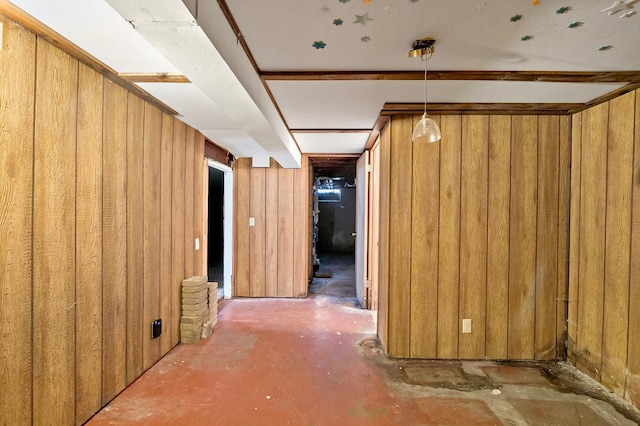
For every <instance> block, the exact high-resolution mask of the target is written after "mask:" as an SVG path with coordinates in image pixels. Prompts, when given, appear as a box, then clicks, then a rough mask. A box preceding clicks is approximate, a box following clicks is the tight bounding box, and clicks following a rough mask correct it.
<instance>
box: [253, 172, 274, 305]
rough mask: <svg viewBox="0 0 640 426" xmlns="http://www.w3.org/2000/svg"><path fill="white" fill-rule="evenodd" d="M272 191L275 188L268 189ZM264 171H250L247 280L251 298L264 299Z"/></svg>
mask: <svg viewBox="0 0 640 426" xmlns="http://www.w3.org/2000/svg"><path fill="white" fill-rule="evenodd" d="M269 189H270V191H273V190H274V189H275V188H269ZM266 191H267V188H266V169H264V168H252V169H251V192H250V194H249V197H250V214H251V216H250V217H252V218H253V220H254V221H255V226H251V227H250V228H249V252H250V257H249V262H250V264H249V267H250V271H249V279H250V283H251V286H250V288H249V294H250V296H251V297H265V290H266V288H265V270H266V258H265V253H266V240H265V229H266V226H265V224H266V213H265V212H266V205H265V204H266Z"/></svg>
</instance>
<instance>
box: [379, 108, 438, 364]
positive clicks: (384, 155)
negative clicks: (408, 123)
mask: <svg viewBox="0 0 640 426" xmlns="http://www.w3.org/2000/svg"><path fill="white" fill-rule="evenodd" d="M378 152H379V154H380V170H379V173H380V209H379V214H380V219H379V220H380V234H379V243H380V244H379V255H378V258H379V264H378V279H379V282H378V324H377V330H378V338H379V339H380V344H381V345H382V349H383V350H384V351H385V353H387V354H388V353H389V321H390V320H391V319H392V318H390V317H389V282H390V281H391V276H390V275H389V266H390V265H389V234H390V228H391V217H390V216H389V211H390V207H391V206H390V204H389V203H390V198H391V197H390V196H391V194H390V189H391V184H390V181H391V122H390V121H389V122H388V123H387V125H386V126H385V127H384V128H383V129H382V131H381V132H380V148H379V150H378ZM441 241H442V240H441Z"/></svg>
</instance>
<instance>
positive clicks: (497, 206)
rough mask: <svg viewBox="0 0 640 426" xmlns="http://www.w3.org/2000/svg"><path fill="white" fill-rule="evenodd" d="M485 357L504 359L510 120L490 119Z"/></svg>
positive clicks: (507, 294)
mask: <svg viewBox="0 0 640 426" xmlns="http://www.w3.org/2000/svg"><path fill="white" fill-rule="evenodd" d="M488 173H489V188H488V191H489V194H488V212H487V227H488V228H487V254H488V258H487V331H486V346H487V353H486V356H487V358H489V359H506V358H507V356H508V355H507V336H508V322H509V207H510V194H511V192H510V190H511V117H510V116H491V117H490V118H489V171H488Z"/></svg>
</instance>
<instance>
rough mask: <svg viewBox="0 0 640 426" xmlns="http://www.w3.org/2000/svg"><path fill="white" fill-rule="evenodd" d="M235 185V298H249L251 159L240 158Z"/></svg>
mask: <svg viewBox="0 0 640 426" xmlns="http://www.w3.org/2000/svg"><path fill="white" fill-rule="evenodd" d="M234 176H235V184H234V185H233V190H234V192H235V197H234V198H235V209H234V211H235V215H236V217H235V220H234V224H235V226H234V228H235V234H236V238H235V246H234V248H235V250H234V252H235V254H234V258H235V259H234V271H233V277H234V287H235V294H234V295H235V296H239V297H249V296H250V295H251V293H250V288H251V287H250V283H251V276H250V272H251V264H250V261H251V249H250V237H249V233H250V232H249V231H250V229H251V228H249V217H250V215H251V213H250V211H251V198H250V197H249V196H247V194H250V193H251V159H247V158H240V159H238V161H237V162H236V167H235V170H234Z"/></svg>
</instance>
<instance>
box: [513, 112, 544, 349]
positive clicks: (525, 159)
mask: <svg viewBox="0 0 640 426" xmlns="http://www.w3.org/2000/svg"><path fill="white" fill-rule="evenodd" d="M537 123H538V120H537V117H535V116H517V117H516V116H514V117H512V122H511V124H512V138H513V139H512V142H511V146H512V147H514V148H513V149H512V150H511V170H512V172H511V215H510V224H509V234H510V235H509V241H510V252H509V343H508V355H509V358H510V359H532V358H533V357H534V343H535V342H534V328H535V301H536V298H535V287H536V270H535V259H536V208H537V198H538V197H537V179H538V168H537V160H538V154H537V142H538V138H537V133H538V126H537ZM516 147H517V149H516Z"/></svg>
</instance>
